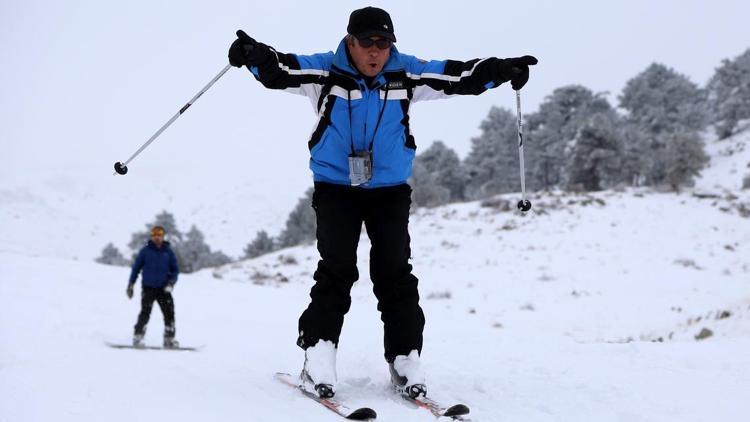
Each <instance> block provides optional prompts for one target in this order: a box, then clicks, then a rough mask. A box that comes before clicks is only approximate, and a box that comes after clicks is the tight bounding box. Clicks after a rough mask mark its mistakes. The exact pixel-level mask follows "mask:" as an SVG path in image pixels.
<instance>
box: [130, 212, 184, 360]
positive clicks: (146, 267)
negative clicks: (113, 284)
mask: <svg viewBox="0 0 750 422" xmlns="http://www.w3.org/2000/svg"><path fill="white" fill-rule="evenodd" d="M141 270H143V281H142V287H143V289H142V290H141V312H140V314H138V321H137V322H136V324H135V333H134V335H133V346H135V347H143V336H144V334H145V333H146V324H148V320H149V318H150V316H151V308H152V307H153V305H154V301H156V302H157V303H158V304H159V308H161V313H162V315H164V347H165V348H177V347H179V343H178V342H177V340H175V339H174V337H175V324H174V300H173V299H172V290H173V289H174V285H175V283H176V282H177V275H178V274H179V269H178V268H177V258H176V257H175V254H174V252H173V251H172V249H171V248H170V246H169V242H167V241H165V240H164V228H163V227H161V226H155V227H154V228H152V229H151V240H149V241H148V244H146V246H144V247H143V248H142V249H141V250H140V252H138V257H137V258H136V259H135V262H134V263H133V269H132V271H131V272H130V280H129V282H128V288H127V295H128V299H132V297H133V286H134V285H135V281H136V279H137V278H138V273H140V272H141Z"/></svg>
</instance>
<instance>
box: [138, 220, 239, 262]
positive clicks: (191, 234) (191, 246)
mask: <svg viewBox="0 0 750 422" xmlns="http://www.w3.org/2000/svg"><path fill="white" fill-rule="evenodd" d="M154 226H161V227H164V231H165V235H164V240H166V241H168V242H169V245H170V247H171V248H172V251H174V253H175V257H176V258H177V264H178V266H179V267H180V271H181V272H185V273H191V272H194V271H198V270H199V269H201V268H207V267H215V266H219V265H223V264H226V263H228V262H231V258H229V257H228V256H227V255H225V254H224V253H222V252H220V251H215V252H213V251H211V248H210V247H209V246H208V245H207V244H206V242H205V239H204V236H203V233H202V232H201V231H200V230H198V228H197V227H195V226H194V225H193V226H192V227H191V228H190V231H188V232H187V233H185V234H183V233H182V232H181V231H180V230H179V229H178V228H177V222H176V219H175V217H174V215H173V214H172V213H169V212H167V211H162V212H161V213H160V214H157V215H156V217H155V218H154V221H153V222H151V223H148V224H146V229H145V230H144V231H140V232H136V233H133V235H132V236H131V238H130V243H128V247H129V248H130V249H131V250H132V251H133V259H135V256H136V255H137V254H138V252H139V251H140V250H141V248H143V246H145V245H146V242H148V241H149V239H150V238H151V229H152V228H153V227H154Z"/></svg>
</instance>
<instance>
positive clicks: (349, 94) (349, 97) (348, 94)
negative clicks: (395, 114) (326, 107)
mask: <svg viewBox="0 0 750 422" xmlns="http://www.w3.org/2000/svg"><path fill="white" fill-rule="evenodd" d="M346 100H347V105H348V107H349V140H350V141H351V148H352V155H353V154H354V153H355V152H356V150H355V149H354V127H353V126H352V91H351V90H350V89H348V90H346ZM386 104H388V84H386V86H385V96H384V98H383V107H381V108H380V114H379V115H378V121H377V123H376V124H375V130H373V132H372V139H371V140H370V147H369V151H370V152H372V147H373V145H374V144H375V135H376V134H377V133H378V128H379V127H380V120H382V119H383V112H384V111H385V105H386ZM366 135H367V120H366V118H365V136H366Z"/></svg>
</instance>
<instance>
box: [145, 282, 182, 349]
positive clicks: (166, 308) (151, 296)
mask: <svg viewBox="0 0 750 422" xmlns="http://www.w3.org/2000/svg"><path fill="white" fill-rule="evenodd" d="M154 301H156V302H157V303H158V304H159V308H161V313H162V315H164V337H169V338H174V335H175V325H174V300H172V293H168V292H165V291H164V289H156V288H153V287H144V288H143V290H142V291H141V313H140V314H138V322H136V324H135V334H144V333H145V332H146V324H148V320H149V318H150V317H151V308H152V307H153V306H154Z"/></svg>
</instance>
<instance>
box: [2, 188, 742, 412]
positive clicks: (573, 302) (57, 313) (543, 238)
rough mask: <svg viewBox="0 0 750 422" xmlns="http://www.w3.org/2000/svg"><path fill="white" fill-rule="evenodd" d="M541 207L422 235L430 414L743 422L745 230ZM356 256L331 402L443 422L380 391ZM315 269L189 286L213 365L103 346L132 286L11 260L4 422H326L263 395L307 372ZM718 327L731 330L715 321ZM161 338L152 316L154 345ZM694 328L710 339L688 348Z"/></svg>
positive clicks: (703, 209)
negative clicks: (455, 410) (303, 347)
mask: <svg viewBox="0 0 750 422" xmlns="http://www.w3.org/2000/svg"><path fill="white" fill-rule="evenodd" d="M533 199H534V202H535V210H536V213H534V214H530V215H529V216H526V217H523V216H520V215H518V214H516V213H514V212H509V211H503V201H502V200H499V201H496V203H495V204H494V206H492V207H482V206H480V204H478V203H470V204H459V205H453V206H448V207H442V208H438V209H434V210H420V211H419V212H417V214H415V215H414V216H413V217H412V232H413V236H412V237H413V239H414V240H413V242H414V245H413V254H414V266H415V272H416V274H417V275H418V276H419V277H420V280H421V282H420V283H421V292H422V298H423V299H422V304H423V306H424V308H425V313H426V315H427V326H426V332H425V347H424V354H423V359H424V362H425V366H426V368H427V371H428V375H429V377H428V382H429V385H430V388H431V391H432V394H433V395H434V396H436V397H438V398H441V399H445V400H448V401H463V402H466V403H467V404H469V405H470V406H471V407H472V414H473V416H474V420H475V421H504V420H507V421H516V420H524V421H552V420H555V421H556V420H605V421H607V420H613V421H614V420H628V421H631V420H635V421H637V420H644V421H646V420H655V421H656V420H658V421H670V420H674V421H701V420H739V419H737V416H738V415H742V414H747V412H748V411H750V404H748V403H747V400H746V399H745V397H746V392H747V391H750V379H749V378H748V377H747V374H748V373H750V354H748V353H747V351H748V350H750V325H749V324H748V321H750V318H748V315H749V314H750V309H748V307H750V261H749V260H748V258H747V257H748V256H750V249H749V248H750V230H748V227H750V226H749V225H748V219H747V218H745V217H741V216H740V215H738V214H737V213H736V212H724V211H721V210H720V209H719V207H718V206H716V205H714V201H713V200H707V199H699V198H695V197H693V196H690V195H688V194H683V195H672V194H650V193H642V192H632V191H628V192H622V193H613V192H610V193H602V194H598V195H593V196H562V195H550V196H547V197H544V198H533ZM360 247H361V249H360V251H359V256H360V268H361V269H363V271H361V273H362V274H363V279H362V280H361V281H360V282H358V283H357V284H356V286H355V288H354V291H353V297H354V303H353V306H352V311H351V313H350V314H349V315H348V316H347V320H346V324H345V326H344V331H343V334H342V343H341V348H340V352H339V378H340V389H339V391H340V392H339V395H340V397H341V398H344V399H347V400H350V401H351V402H352V404H353V405H368V406H372V407H374V408H375V409H376V410H377V411H378V412H379V415H380V418H379V420H385V421H402V420H409V421H420V420H421V421H429V420H433V418H432V417H431V416H430V415H429V414H427V413H426V412H424V411H423V410H420V409H410V408H409V407H408V406H405V405H403V404H401V403H399V402H398V400H396V399H395V398H394V397H392V396H391V394H390V393H389V392H388V381H387V370H386V366H385V363H384V362H383V360H382V352H381V350H382V343H381V342H382V340H381V339H382V334H381V327H380V321H379V319H378V315H377V312H376V310H375V301H374V299H373V297H372V294H371V291H370V287H369V283H370V282H369V280H368V279H367V276H366V274H367V273H366V271H364V269H366V268H367V265H368V264H367V253H366V251H367V247H368V244H367V240H366V236H364V237H363V238H362V242H361V245H360ZM316 259H317V258H316V254H315V249H314V248H313V247H312V246H303V247H297V248H293V249H290V250H284V251H280V252H279V253H276V254H271V255H267V256H264V257H260V258H257V259H254V260H249V261H245V262H242V263H236V264H231V265H228V266H226V267H222V268H217V269H214V270H206V271H202V272H199V273H197V274H193V275H186V276H184V277H182V279H181V281H180V283H179V285H178V289H177V291H176V293H175V295H176V302H177V320H178V338H179V339H180V340H181V341H182V343H183V344H185V345H196V346H204V347H203V349H202V350H201V351H200V352H197V353H175V352H141V351H130V350H113V349H109V348H107V347H105V346H104V342H105V341H119V342H127V341H128V340H129V336H130V333H131V329H132V328H131V327H132V324H133V323H134V320H135V316H136V313H137V308H138V306H137V303H136V302H135V301H127V299H126V298H125V295H124V287H125V280H126V278H127V269H124V268H115V267H107V266H100V265H97V264H93V263H88V262H73V261H67V260H57V259H49V258H31V257H26V256H21V255H16V254H8V253H3V254H0V269H1V270H0V271H1V272H0V280H2V281H0V301H1V302H0V309H2V318H1V319H0V332H2V333H3V336H2V338H3V340H2V342H3V343H2V348H1V352H0V368H1V369H0V371H2V378H1V379H2V381H0V382H1V384H0V394H2V396H3V397H4V399H3V400H2V405H0V420H3V421H5V420H8V421H24V420H29V421H44V420H71V421H72V420H76V421H80V420H100V419H104V418H106V419H107V420H112V421H118V420H123V421H124V420H158V419H162V418H170V419H174V420H181V421H202V420H206V419H207V418H210V419H212V420H223V421H248V420H252V421H270V420H308V421H328V420H333V418H334V416H333V415H331V414H330V413H329V412H328V411H326V410H325V409H323V408H320V407H318V406H316V405H314V404H313V403H311V402H309V401H307V400H305V399H302V398H300V397H298V396H297V395H296V394H295V393H294V392H293V391H289V390H288V388H287V387H284V386H282V385H277V384H276V383H275V382H274V381H273V379H272V374H273V373H274V372H275V371H279V370H280V371H287V372H293V373H294V372H297V371H298V370H299V368H300V365H301V361H302V352H301V351H300V350H299V349H298V348H297V347H296V346H295V345H294V341H295V336H296V319H297V317H298V315H299V313H300V312H301V310H302V309H304V307H305V306H306V302H307V293H308V290H309V288H310V286H311V277H310V273H311V271H312V270H313V269H314V265H315V262H316ZM717 311H718V312H724V311H728V312H729V313H730V316H729V317H726V318H720V319H715V318H714V317H710V318H708V319H705V316H706V315H707V314H709V313H714V312H717ZM698 316H700V317H701V321H699V322H698V323H691V324H687V321H688V320H689V319H694V318H697V317H698ZM161 327H162V324H161V321H160V315H159V313H158V311H156V310H155V314H154V316H153V319H152V323H151V324H150V331H149V333H148V335H147V341H148V342H150V343H156V342H158V341H159V337H160V331H161ZM703 328H709V329H711V330H712V331H714V333H715V335H714V336H713V337H711V338H710V339H708V340H704V341H700V342H698V341H696V340H694V338H693V336H694V335H696V334H697V333H698V332H699V331H700V330H701V329H703ZM669 333H673V334H674V335H673V338H672V341H666V342H663V343H659V342H651V341H641V340H654V339H656V338H657V337H658V336H664V338H665V339H666V340H669V339H668V338H666V336H668V335H669ZM630 340H635V341H632V342H630Z"/></svg>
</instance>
